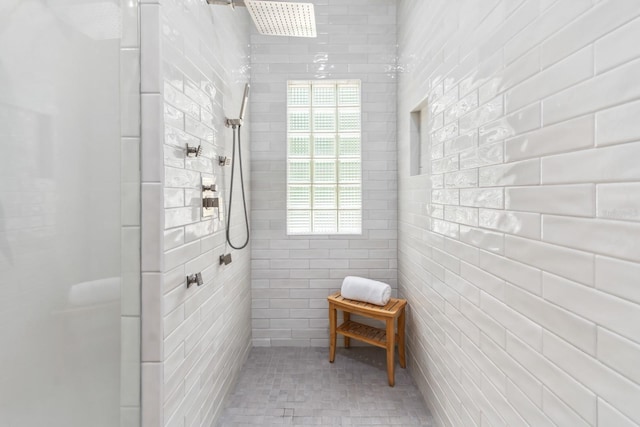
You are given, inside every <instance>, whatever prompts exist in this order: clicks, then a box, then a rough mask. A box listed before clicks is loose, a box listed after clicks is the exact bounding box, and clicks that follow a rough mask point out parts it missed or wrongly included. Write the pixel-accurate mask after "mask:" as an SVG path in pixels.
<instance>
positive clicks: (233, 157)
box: [227, 125, 250, 249]
mask: <svg viewBox="0 0 640 427" xmlns="http://www.w3.org/2000/svg"><path fill="white" fill-rule="evenodd" d="M240 126H241V125H238V126H237V130H238V162H239V164H240V187H241V188H242V206H243V208H244V223H245V227H246V230H247V239H246V240H245V241H244V243H243V244H242V245H240V246H234V245H233V243H231V237H230V235H229V230H231V207H232V206H233V204H232V201H233V177H234V172H235V168H236V126H233V127H232V129H233V151H232V153H231V184H230V186H229V213H227V243H229V246H231V247H232V248H233V249H244V248H246V247H247V245H248V244H249V235H250V234H249V216H248V214H247V199H246V196H245V194H244V177H243V173H242V145H241V142H240Z"/></svg>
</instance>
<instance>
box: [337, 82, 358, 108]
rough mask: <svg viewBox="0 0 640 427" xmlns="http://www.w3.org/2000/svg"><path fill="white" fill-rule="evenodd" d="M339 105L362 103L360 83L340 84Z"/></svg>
mask: <svg viewBox="0 0 640 427" xmlns="http://www.w3.org/2000/svg"><path fill="white" fill-rule="evenodd" d="M338 105H340V106H351V105H355V106H359V105H360V85H359V84H354V85H340V86H338Z"/></svg>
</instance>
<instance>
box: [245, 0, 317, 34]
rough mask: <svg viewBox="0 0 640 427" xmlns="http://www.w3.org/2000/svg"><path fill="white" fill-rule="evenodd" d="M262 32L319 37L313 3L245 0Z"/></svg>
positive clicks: (257, 26) (254, 21)
mask: <svg viewBox="0 0 640 427" xmlns="http://www.w3.org/2000/svg"><path fill="white" fill-rule="evenodd" d="M245 5H246V6H247V9H248V10H249V14H250V15H251V18H252V19H253V23H254V24H255V25H256V28H257V29H258V32H259V33H260V34H264V35H268V36H291V37H317V34H316V15H315V11H314V8H313V4H311V3H290V2H281V1H257V0H245Z"/></svg>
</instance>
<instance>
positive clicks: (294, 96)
mask: <svg viewBox="0 0 640 427" xmlns="http://www.w3.org/2000/svg"><path fill="white" fill-rule="evenodd" d="M288 95H289V96H288V98H289V105H290V106H291V107H293V106H296V107H297V106H300V107H306V106H309V105H311V90H310V87H309V86H308V85H301V86H296V85H289V94H288Z"/></svg>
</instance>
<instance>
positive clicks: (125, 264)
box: [120, 0, 141, 427]
mask: <svg viewBox="0 0 640 427" xmlns="http://www.w3.org/2000/svg"><path fill="white" fill-rule="evenodd" d="M138 7H139V6H138V2H137V0H136V1H129V0H120V13H121V19H122V38H121V39H120V136H121V151H120V159H121V169H120V177H121V187H120V189H121V204H120V215H121V221H122V239H121V251H122V263H121V265H122V282H121V287H120V289H121V291H120V293H121V320H122V327H121V333H122V337H121V343H122V345H121V348H120V353H121V359H120V363H121V369H120V427H139V426H140V375H141V371H140V369H141V366H140V348H141V342H140V338H141V335H140V328H141V324H140V320H141V319H140V285H141V275H140V262H141V257H140V233H141V227H140V206H141V192H140V189H141V187H140V177H141V174H140V38H139V36H138V31H139V28H140V26H139V25H138Z"/></svg>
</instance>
